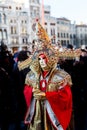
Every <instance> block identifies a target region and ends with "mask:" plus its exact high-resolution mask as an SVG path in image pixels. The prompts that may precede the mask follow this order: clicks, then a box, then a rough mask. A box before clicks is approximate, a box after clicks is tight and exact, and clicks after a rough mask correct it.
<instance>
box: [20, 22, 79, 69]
mask: <svg viewBox="0 0 87 130" xmlns="http://www.w3.org/2000/svg"><path fill="white" fill-rule="evenodd" d="M37 36H38V38H39V40H40V41H42V43H40V46H38V48H37V50H35V52H33V55H32V57H31V58H28V59H26V60H25V61H23V62H20V63H19V64H18V67H19V70H22V69H24V68H26V67H28V66H29V65H30V64H31V63H32V61H33V60H34V59H35V58H36V56H37V53H38V54H39V52H41V51H43V52H46V53H48V55H49V56H50V55H53V56H54V59H55V57H57V58H69V59H73V58H76V57H79V56H80V55H81V49H75V50H69V49H67V50H63V52H60V51H59V50H56V49H55V48H54V47H53V46H52V44H51V40H50V38H49V36H48V34H47V32H46V31H45V29H44V28H43V27H42V26H41V24H40V23H39V22H38V32H37ZM50 52H51V53H50ZM35 55H36V56H35ZM52 58H53V57H52ZM56 61H57V60H56Z"/></svg>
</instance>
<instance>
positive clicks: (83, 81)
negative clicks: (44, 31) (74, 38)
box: [0, 44, 87, 130]
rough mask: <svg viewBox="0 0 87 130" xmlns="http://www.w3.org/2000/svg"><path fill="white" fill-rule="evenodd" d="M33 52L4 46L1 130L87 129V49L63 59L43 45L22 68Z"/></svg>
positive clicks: (0, 61) (0, 56)
mask: <svg viewBox="0 0 87 130" xmlns="http://www.w3.org/2000/svg"><path fill="white" fill-rule="evenodd" d="M67 49H68V48H67ZM70 49H72V48H70ZM29 55H30V52H29V51H23V50H22V51H20V52H17V53H15V54H12V53H11V52H9V51H8V48H7V46H6V45H5V44H1V46H0V130H38V129H39V130H87V76H86V75H87V48H86V47H85V48H82V49H81V55H80V57H78V58H77V57H76V58H74V59H73V58H72V59H66V58H63V59H59V60H57V59H56V58H57V57H56V55H55V53H54V51H53V50H51V49H50V48H49V47H46V48H40V49H38V50H36V51H35V53H34V54H33V58H32V59H33V60H32V63H31V64H30V66H26V67H25V68H23V69H22V70H20V69H19V67H18V63H20V62H22V61H25V60H26V59H28V58H29Z"/></svg>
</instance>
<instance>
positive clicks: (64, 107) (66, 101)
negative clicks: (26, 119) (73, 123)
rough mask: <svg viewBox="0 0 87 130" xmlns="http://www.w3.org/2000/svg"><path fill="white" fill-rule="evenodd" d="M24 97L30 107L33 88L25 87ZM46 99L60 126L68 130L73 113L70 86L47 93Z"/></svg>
mask: <svg viewBox="0 0 87 130" xmlns="http://www.w3.org/2000/svg"><path fill="white" fill-rule="evenodd" d="M24 95H25V100H26V104H27V107H29V106H30V102H31V98H32V88H31V87H29V86H28V85H26V86H25V89H24ZM46 98H47V100H48V101H49V103H50V105H51V107H52V110H53V111H54V113H55V115H56V117H57V119H58V120H59V122H60V124H61V125H62V127H63V128H64V130H66V128H67V127H68V125H69V122H70V119H71V113H72V93H71V88H70V86H69V85H66V86H65V87H64V88H62V89H60V90H58V91H57V92H56V91H55V92H46Z"/></svg>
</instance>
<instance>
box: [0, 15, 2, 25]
mask: <svg viewBox="0 0 87 130" xmlns="http://www.w3.org/2000/svg"><path fill="white" fill-rule="evenodd" d="M1 22H2V16H1V14H0V23H1Z"/></svg>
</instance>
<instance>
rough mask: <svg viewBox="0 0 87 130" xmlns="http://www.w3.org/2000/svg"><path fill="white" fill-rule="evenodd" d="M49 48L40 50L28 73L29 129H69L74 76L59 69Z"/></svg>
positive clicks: (26, 94) (26, 82) (27, 117)
mask: <svg viewBox="0 0 87 130" xmlns="http://www.w3.org/2000/svg"><path fill="white" fill-rule="evenodd" d="M57 61H58V60H57V58H56V56H55V53H54V52H53V51H52V50H50V49H49V48H45V49H41V50H39V51H36V53H35V54H34V59H33V62H32V63H31V65H30V69H31V71H30V72H29V73H28V74H27V75H26V79H25V89H24V95H25V99H26V103H27V107H28V110H27V112H26V116H25V123H26V124H27V125H28V128H27V129H28V130H66V129H67V127H68V125H69V122H70V119H71V113H72V93H71V85H72V81H71V77H70V75H69V74H68V73H67V72H65V71H64V70H61V69H58V68H57Z"/></svg>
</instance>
